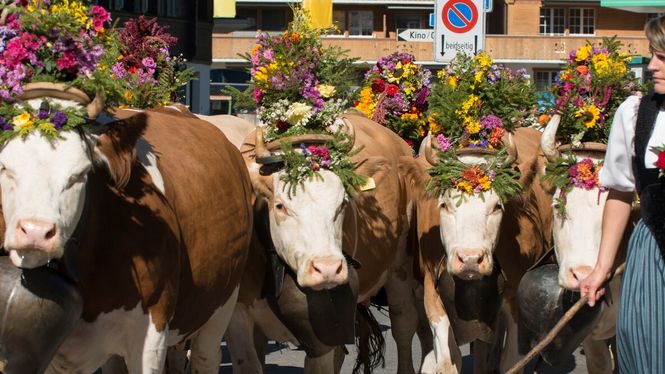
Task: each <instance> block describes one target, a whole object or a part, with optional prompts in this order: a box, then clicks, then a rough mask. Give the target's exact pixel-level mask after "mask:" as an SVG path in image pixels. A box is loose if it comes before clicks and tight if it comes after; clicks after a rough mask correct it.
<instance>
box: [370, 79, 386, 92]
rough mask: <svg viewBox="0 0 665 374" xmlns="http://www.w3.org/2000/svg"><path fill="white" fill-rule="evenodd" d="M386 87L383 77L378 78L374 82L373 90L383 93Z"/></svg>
mask: <svg viewBox="0 0 665 374" xmlns="http://www.w3.org/2000/svg"><path fill="white" fill-rule="evenodd" d="M385 88H386V83H385V82H384V81H383V79H381V78H376V79H374V81H373V82H372V92H374V93H381V92H383V90H384V89H385Z"/></svg>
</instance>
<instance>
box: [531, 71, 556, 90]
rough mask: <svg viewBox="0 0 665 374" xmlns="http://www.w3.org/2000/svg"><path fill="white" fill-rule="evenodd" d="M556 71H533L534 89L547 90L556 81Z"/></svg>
mask: <svg viewBox="0 0 665 374" xmlns="http://www.w3.org/2000/svg"><path fill="white" fill-rule="evenodd" d="M557 74H559V72H558V71H535V72H534V75H535V76H536V77H535V78H536V80H535V83H536V91H539V92H548V91H550V89H551V88H552V86H553V85H554V83H555V82H556V76H557Z"/></svg>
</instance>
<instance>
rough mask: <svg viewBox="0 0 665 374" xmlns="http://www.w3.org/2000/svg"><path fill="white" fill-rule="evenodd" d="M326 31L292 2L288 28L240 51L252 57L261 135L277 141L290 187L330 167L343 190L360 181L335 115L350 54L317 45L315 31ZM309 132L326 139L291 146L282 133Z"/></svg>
mask: <svg viewBox="0 0 665 374" xmlns="http://www.w3.org/2000/svg"><path fill="white" fill-rule="evenodd" d="M329 31H330V30H328V29H320V28H316V27H314V26H313V25H312V23H311V18H310V15H309V13H308V12H307V10H305V9H304V8H302V7H300V6H294V7H293V21H292V22H291V23H290V24H289V27H288V29H287V30H286V31H285V32H284V33H283V34H281V35H278V36H274V37H270V36H268V35H267V34H262V35H260V36H259V37H258V39H257V43H256V45H255V46H254V48H253V50H252V52H251V54H249V55H247V56H246V57H247V58H248V59H249V60H251V62H252V69H251V75H252V82H253V85H254V98H255V100H256V102H257V105H258V115H259V118H260V119H261V121H262V122H263V123H265V124H266V126H265V127H264V128H262V129H261V131H262V132H263V134H264V137H265V140H267V141H276V142H281V148H282V149H281V153H282V154H283V156H282V157H283V161H284V162H283V164H284V175H283V177H282V179H283V180H284V181H286V182H287V183H288V184H290V186H291V187H292V192H295V191H296V189H297V186H298V185H302V183H303V182H304V181H306V180H310V179H312V178H321V175H320V174H319V172H320V171H322V170H330V171H332V172H334V173H335V174H336V175H337V176H339V177H340V179H341V180H342V183H343V184H344V185H345V187H346V188H347V190H351V189H355V188H357V187H359V186H360V185H361V184H362V181H363V178H361V177H360V176H358V175H357V174H355V171H354V169H355V165H354V163H353V162H352V161H351V159H350V157H351V156H353V152H352V150H351V148H352V147H353V141H349V140H350V139H349V137H348V136H347V135H346V134H345V133H343V128H344V126H346V125H344V124H342V125H340V120H339V119H338V118H339V117H340V115H341V114H342V112H343V111H344V110H345V109H346V107H347V103H348V100H349V98H350V96H351V94H352V88H351V85H352V84H353V74H354V68H353V61H354V60H355V59H351V58H347V57H346V54H345V52H344V51H341V50H340V49H339V48H335V47H324V46H323V44H322V42H321V38H320V37H321V35H323V34H326V33H328V32H329ZM311 134H323V135H326V136H328V137H329V141H328V142H327V143H326V145H325V146H314V147H310V146H304V147H299V146H298V144H296V148H294V147H293V146H292V145H291V143H290V139H287V138H289V137H292V136H298V135H311ZM298 143H299V142H298Z"/></svg>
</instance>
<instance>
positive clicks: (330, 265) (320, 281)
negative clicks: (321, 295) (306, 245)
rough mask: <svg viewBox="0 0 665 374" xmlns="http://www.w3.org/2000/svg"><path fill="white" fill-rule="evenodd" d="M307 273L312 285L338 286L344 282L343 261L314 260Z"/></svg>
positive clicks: (333, 259)
mask: <svg viewBox="0 0 665 374" xmlns="http://www.w3.org/2000/svg"><path fill="white" fill-rule="evenodd" d="M309 273H310V276H311V281H312V284H313V285H325V284H330V285H338V284H342V283H344V282H345V281H346V273H345V272H344V260H343V259H339V258H320V259H314V260H312V262H310V272H309Z"/></svg>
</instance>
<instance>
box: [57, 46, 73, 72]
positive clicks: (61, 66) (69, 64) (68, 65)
mask: <svg viewBox="0 0 665 374" xmlns="http://www.w3.org/2000/svg"><path fill="white" fill-rule="evenodd" d="M77 64H78V62H77V61H76V56H74V53H73V52H71V51H67V52H65V53H64V54H63V55H62V56H61V57H60V58H59V59H57V60H55V66H56V67H57V68H58V70H60V71H62V70H69V69H72V68H75V67H76V65H77Z"/></svg>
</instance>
